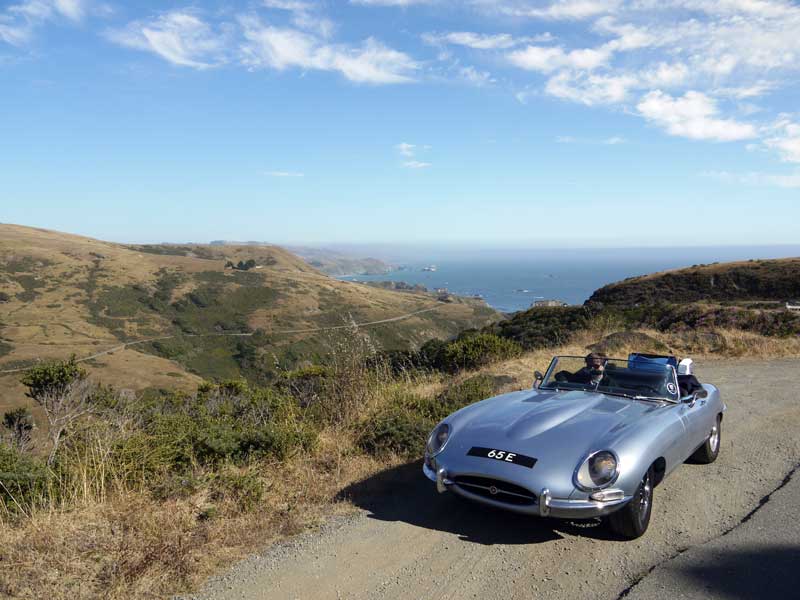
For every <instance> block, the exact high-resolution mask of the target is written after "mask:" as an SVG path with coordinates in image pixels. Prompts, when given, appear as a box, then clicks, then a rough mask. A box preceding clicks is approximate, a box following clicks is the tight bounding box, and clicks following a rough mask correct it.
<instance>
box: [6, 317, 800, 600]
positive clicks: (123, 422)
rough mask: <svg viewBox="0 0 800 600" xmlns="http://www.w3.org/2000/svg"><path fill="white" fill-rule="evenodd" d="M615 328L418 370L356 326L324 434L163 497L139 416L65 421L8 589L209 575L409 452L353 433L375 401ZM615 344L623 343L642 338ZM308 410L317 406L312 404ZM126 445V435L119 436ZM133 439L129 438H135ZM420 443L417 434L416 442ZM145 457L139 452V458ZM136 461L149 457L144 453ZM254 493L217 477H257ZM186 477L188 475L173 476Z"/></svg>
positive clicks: (47, 591)
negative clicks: (464, 366) (390, 362)
mask: <svg viewBox="0 0 800 600" xmlns="http://www.w3.org/2000/svg"><path fill="white" fill-rule="evenodd" d="M616 331H618V324H616V323H612V322H604V323H598V324H597V325H596V328H595V329H594V330H592V331H586V332H582V333H580V334H578V335H576V336H575V337H573V339H572V340H571V341H570V342H569V343H568V344H565V345H563V346H561V347H559V348H556V349H547V350H537V351H533V352H528V353H526V354H524V355H522V356H521V357H518V358H515V359H512V360H508V361H504V362H501V363H496V364H494V365H490V366H488V367H485V368H482V369H481V370H480V371H478V372H467V373H459V374H457V375H455V376H450V375H443V374H441V373H420V372H415V371H410V370H409V371H407V372H401V373H400V374H396V373H391V372H390V370H389V369H388V368H387V367H386V365H383V364H381V363H380V362H379V361H378V362H376V361H375V360H370V359H373V358H374V357H375V349H374V347H372V345H371V342H370V341H369V339H368V338H365V337H363V336H362V333H363V332H360V331H358V330H357V329H353V330H352V331H350V332H349V333H348V334H347V335H346V336H345V338H343V339H340V340H339V341H338V342H337V344H338V345H337V346H335V347H334V353H333V357H332V361H331V363H330V364H329V367H328V368H329V369H330V370H331V373H333V376H332V377H331V376H328V377H325V379H324V381H325V383H324V385H323V386H322V387H321V388H319V389H315V390H314V392H313V394H312V395H311V396H309V398H311V400H310V402H312V403H313V402H317V403H319V406H318V408H319V409H320V410H321V413H322V414H323V415H324V419H323V425H322V426H321V428H320V430H319V435H318V440H317V444H316V446H315V447H314V448H313V449H309V450H304V451H300V452H298V453H295V454H294V455H292V456H290V457H288V458H285V459H283V460H279V459H260V460H253V461H248V462H247V463H245V464H239V465H234V464H225V465H221V466H217V467H214V468H213V469H212V468H211V467H205V468H198V469H196V470H195V471H194V473H193V477H195V478H196V479H197V480H198V481H201V482H205V483H202V484H200V485H197V486H195V487H192V488H191V489H190V490H189V492H188V493H186V494H184V495H179V496H177V497H167V498H166V499H160V497H159V496H158V495H157V494H154V493H153V486H152V481H151V480H150V479H149V478H150V477H152V476H153V475H152V473H153V472H154V471H153V468H152V465H158V464H159V461H160V457H159V456H157V453H158V452H159V449H158V448H151V449H149V450H150V451H151V453H152V454H153V455H151V454H148V452H147V450H148V449H147V448H144V449H143V448H135V447H133V448H132V449H131V451H130V454H129V456H130V457H135V460H134V459H133V458H130V459H126V455H125V454H123V455H122V456H120V454H119V447H120V443H121V441H126V440H127V442H128V443H130V444H134V443H136V442H135V440H136V431H137V424H136V422H135V419H134V418H133V417H130V416H127V415H125V414H124V412H123V413H121V414H120V413H115V414H114V416H113V418H111V417H107V418H104V419H85V420H83V421H81V422H80V425H79V426H76V427H73V429H72V430H70V431H69V437H70V439H73V440H74V439H76V437H79V438H80V440H81V443H80V444H73V443H65V444H63V445H62V448H61V449H60V451H59V452H61V453H62V454H60V455H59V460H58V461H57V465H58V471H57V472H56V474H55V477H53V478H52V480H51V481H50V483H49V484H48V485H51V486H54V487H55V488H56V489H48V490H43V491H42V494H41V496H40V497H39V498H38V499H37V500H35V501H33V502H31V503H30V504H28V505H27V506H25V507H24V511H19V510H11V509H10V508H8V507H7V508H6V510H5V511H2V510H0V595H5V596H7V597H13V598H45V597H47V598H54V599H60V598H65V599H66V598H77V597H80V598H110V599H112V600H113V599H117V598H119V599H122V598H125V599H131V598H134V599H135V598H156V597H163V596H166V595H168V594H171V593H174V592H178V591H181V590H188V589H191V588H194V587H196V586H198V585H199V583H200V582H201V581H202V579H203V578H204V577H205V576H207V575H209V574H211V573H214V572H216V571H218V570H220V569H222V568H224V567H225V566H226V565H229V564H231V563H232V562H233V561H235V560H237V559H239V558H241V557H243V556H245V555H247V554H248V553H250V552H252V551H254V550H256V549H257V548H259V547H262V546H264V545H266V544H269V543H270V542H271V541H273V540H276V539H280V538H282V537H285V536H289V535H293V534H296V533H298V532H300V531H302V530H304V529H307V528H309V527H314V526H315V525H316V524H318V523H320V522H321V521H323V520H324V519H325V518H327V517H329V516H330V515H332V514H335V513H339V512H346V511H349V510H352V509H353V508H352V506H350V505H349V504H348V503H347V502H344V501H342V500H340V499H339V498H340V496H339V494H340V492H341V491H342V490H343V489H345V488H347V487H348V486H350V485H351V484H354V483H356V482H359V481H363V480H365V479H368V478H370V477H371V476H372V475H374V474H376V473H378V472H380V471H382V470H384V469H386V468H388V467H392V466H395V465H398V464H401V463H403V462H404V459H403V458H402V457H397V456H394V457H392V456H389V457H386V456H382V457H381V458H380V459H376V458H374V457H371V456H369V455H367V454H365V453H364V452H363V451H361V450H360V449H359V447H358V443H357V442H358V440H357V436H358V431H359V427H360V426H363V425H364V424H365V420H366V419H367V418H368V415H371V414H375V413H376V412H378V411H380V410H381V408H382V407H387V406H389V405H390V404H392V403H396V402H397V398H398V397H411V398H413V397H420V398H430V397H435V396H436V395H438V394H441V393H442V392H443V391H445V390H446V389H447V388H448V387H449V386H452V385H453V384H454V383H455V384H457V383H460V382H462V381H464V380H465V379H467V378H470V377H473V376H474V375H476V373H480V374H487V375H492V376H503V377H505V378H506V383H505V389H520V388H525V387H530V386H531V384H532V381H533V372H534V370H537V369H538V370H542V371H543V370H544V369H545V368H546V367H547V365H548V364H549V361H550V358H551V357H552V355H553V354H572V355H582V354H585V353H586V351H587V347H588V346H590V345H592V344H594V343H596V342H598V341H599V340H600V339H602V338H604V337H606V336H608V335H609V334H611V333H614V332H616ZM641 333H644V334H646V335H648V336H650V337H651V338H652V339H653V340H654V341H655V342H658V343H661V344H664V345H666V346H667V347H668V348H670V349H672V350H674V351H675V352H677V353H679V354H687V353H688V354H691V355H692V356H694V357H695V358H698V359H700V360H710V359H719V358H726V357H737V358H741V357H754V358H758V359H765V358H774V357H787V356H800V340H797V339H775V338H764V337H761V336H757V335H754V334H748V333H742V332H739V331H719V332H715V335H714V336H710V337H708V336H707V337H703V336H692V335H686V334H665V333H660V332H656V331H643V332H641ZM641 349H642V348H639V347H635V348H634V347H626V346H624V344H623V345H621V346H619V347H618V348H616V350H615V354H616V355H618V356H625V355H627V353H628V352H631V351H637V350H641ZM309 410H310V409H309ZM123 446H125V444H123ZM134 450H135V451H134ZM420 451H421V448H420ZM143 457H144V458H143ZM142 461H144V462H145V463H148V464H142ZM252 480H255V481H257V482H258V483H259V486H260V489H263V494H262V495H261V496H260V497H259V498H258V499H257V500H252V498H250V499H248V498H249V497H248V496H247V495H246V494H245V496H244V499H243V497H242V492H241V491H237V489H236V488H230V489H228V488H225V486H224V485H222V483H221V482H225V481H234V482H240V481H245V482H246V481H252ZM179 483H180V482H179Z"/></svg>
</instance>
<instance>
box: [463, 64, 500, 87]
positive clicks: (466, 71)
mask: <svg viewBox="0 0 800 600" xmlns="http://www.w3.org/2000/svg"><path fill="white" fill-rule="evenodd" d="M458 74H459V77H460V78H461V79H462V80H463V81H465V82H466V83H468V84H470V85H474V86H476V87H483V86H485V85H489V84H491V83H494V82H495V80H494V78H493V77H492V74H491V73H489V72H488V71H479V70H478V69H476V68H475V67H472V66H467V67H461V68H459V69H458Z"/></svg>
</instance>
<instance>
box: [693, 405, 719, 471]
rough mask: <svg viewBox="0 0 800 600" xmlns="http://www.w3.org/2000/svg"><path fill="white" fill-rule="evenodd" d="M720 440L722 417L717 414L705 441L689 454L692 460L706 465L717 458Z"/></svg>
mask: <svg viewBox="0 0 800 600" xmlns="http://www.w3.org/2000/svg"><path fill="white" fill-rule="evenodd" d="M720 441H722V418H721V417H720V416H719V415H717V420H716V421H715V422H714V426H713V427H712V428H711V432H710V433H709V434H708V438H707V439H706V441H705V443H704V444H703V445H702V446H700V447H699V448H698V449H697V450H696V451H695V453H694V454H692V456H691V460H692V462H696V463H700V464H701V465H708V464H711V463H713V462H714V461H715V460H717V456H719V443H720Z"/></svg>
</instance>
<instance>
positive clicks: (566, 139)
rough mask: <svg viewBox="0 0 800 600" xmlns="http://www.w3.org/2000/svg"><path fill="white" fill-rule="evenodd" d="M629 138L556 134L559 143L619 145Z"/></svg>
mask: <svg viewBox="0 0 800 600" xmlns="http://www.w3.org/2000/svg"><path fill="white" fill-rule="evenodd" d="M626 141H627V140H626V139H625V138H623V137H620V136H618V135H615V136H612V137H609V138H605V139H602V140H597V139H590V138H576V137H573V136H571V135H559V136H556V142H557V143H559V144H590V145H591V144H600V145H603V146H617V145H619V144H624V143H625V142H626Z"/></svg>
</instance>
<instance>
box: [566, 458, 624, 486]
mask: <svg viewBox="0 0 800 600" xmlns="http://www.w3.org/2000/svg"><path fill="white" fill-rule="evenodd" d="M618 468H619V460H618V459H617V456H616V454H614V453H613V452H611V451H610V450H601V451H599V452H594V453H592V454H590V455H589V456H587V457H586V459H585V460H584V461H583V462H582V463H581V465H580V466H579V467H578V470H577V471H575V485H576V486H578V487H579V488H580V489H582V490H584V491H594V490H599V489H602V488H604V487H607V486H609V485H611V484H612V483H614V482H615V481H616V480H617V475H618V473H619V470H618Z"/></svg>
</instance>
